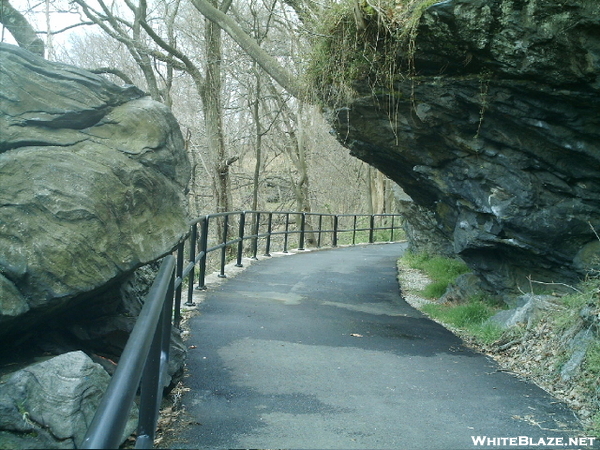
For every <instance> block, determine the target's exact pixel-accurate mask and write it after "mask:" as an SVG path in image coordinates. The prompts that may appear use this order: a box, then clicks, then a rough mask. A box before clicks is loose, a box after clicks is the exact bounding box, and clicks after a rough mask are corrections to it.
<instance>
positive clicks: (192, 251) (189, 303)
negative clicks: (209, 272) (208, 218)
mask: <svg viewBox="0 0 600 450" xmlns="http://www.w3.org/2000/svg"><path fill="white" fill-rule="evenodd" d="M197 244H198V223H195V224H193V225H192V233H191V236H190V254H189V262H190V263H192V264H194V265H193V266H192V269H191V270H190V274H189V276H188V295H187V301H186V302H185V305H186V306H195V305H196V304H195V303H194V301H193V300H192V299H193V298H194V269H195V267H196V245H197ZM177 326H179V325H177Z"/></svg>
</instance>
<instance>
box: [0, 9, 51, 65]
mask: <svg viewBox="0 0 600 450" xmlns="http://www.w3.org/2000/svg"><path fill="white" fill-rule="evenodd" d="M0 23H2V25H4V26H5V27H6V29H7V30H8V31H10V34H12V35H13V37H14V38H15V41H17V44H19V47H23V48H24V49H26V50H29V51H30V52H32V53H35V54H36V55H40V56H41V57H44V41H43V40H42V39H40V38H39V37H38V36H37V34H36V32H35V30H34V29H33V27H32V26H31V24H30V23H29V22H28V21H27V19H26V18H25V16H23V14H21V13H20V12H19V11H17V10H16V9H15V8H13V6H12V5H11V4H10V3H9V2H8V0H0Z"/></svg>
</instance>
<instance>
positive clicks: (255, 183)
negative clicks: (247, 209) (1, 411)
mask: <svg viewBox="0 0 600 450" xmlns="http://www.w3.org/2000/svg"><path fill="white" fill-rule="evenodd" d="M253 73H254V76H255V78H256V92H255V98H254V101H253V105H252V116H253V119H254V127H255V133H256V140H255V145H256V152H255V153H256V163H255V165H254V177H253V180H252V210H253V211H258V189H259V186H260V171H261V167H262V135H263V130H262V124H261V122H260V108H259V105H260V96H261V83H260V73H259V71H258V67H257V66H256V62H255V63H254V64H253Z"/></svg>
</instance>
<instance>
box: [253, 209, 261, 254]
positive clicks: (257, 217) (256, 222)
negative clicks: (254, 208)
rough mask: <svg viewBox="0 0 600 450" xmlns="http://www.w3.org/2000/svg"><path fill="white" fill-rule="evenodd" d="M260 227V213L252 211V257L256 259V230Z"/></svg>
mask: <svg viewBox="0 0 600 450" xmlns="http://www.w3.org/2000/svg"><path fill="white" fill-rule="evenodd" d="M259 227H260V213H259V212H255V213H254V227H253V228H254V229H253V230H252V235H253V237H252V259H258V258H257V256H256V254H257V253H258V230H259Z"/></svg>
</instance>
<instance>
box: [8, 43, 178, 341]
mask: <svg viewBox="0 0 600 450" xmlns="http://www.w3.org/2000/svg"><path fill="white" fill-rule="evenodd" d="M0 85H1V86H2V91H1V93H0V99H1V102H0V325H1V326H0V336H2V335H12V334H14V333H15V332H17V331H18V332H19V333H21V332H23V331H24V330H27V329H28V328H31V327H34V326H37V325H39V324H40V323H44V322H48V321H50V320H51V319H52V320H53V319H54V318H55V317H59V316H61V315H62V314H64V313H66V312H69V311H71V312H72V311H75V310H77V309H78V306H79V305H81V304H88V303H93V300H94V299H95V298H99V297H101V296H100V295H99V294H101V293H102V292H106V290H107V287H110V286H111V284H116V283H117V282H119V281H121V280H123V279H124V278H125V277H126V276H128V275H129V274H130V273H132V272H133V270H134V269H136V268H138V267H140V266H141V265H143V264H145V263H148V262H150V261H154V260H156V259H157V258H159V257H161V256H162V255H164V254H166V253H168V252H169V251H170V250H171V249H172V248H173V247H174V246H175V245H176V243H177V242H178V240H179V239H180V238H181V236H182V235H183V234H184V233H185V232H186V229H187V214H186V206H185V197H184V191H185V188H186V185H187V182H188V178H189V175H190V166H189V162H188V160H187V156H186V153H185V150H184V144H183V139H182V135H181V131H180V129H179V126H178V124H177V122H176V120H175V119H174V117H173V115H172V114H171V112H170V111H169V109H168V108H167V107H165V106H164V105H162V104H160V103H158V102H155V101H153V100H151V99H150V98H149V97H147V96H146V95H145V94H144V93H143V92H142V91H140V90H139V89H137V88H135V87H133V86H126V87H121V86H117V85H115V84H113V83H110V82H108V81H107V80H105V79H104V78H102V77H101V76H98V75H94V74H91V73H89V72H87V71H84V70H81V69H78V68H75V67H72V66H67V65H63V64H57V63H51V62H48V61H46V60H44V59H42V58H40V57H37V56H35V55H33V54H31V53H29V52H27V51H25V50H23V49H20V48H18V47H15V46H11V45H7V44H1V45H0Z"/></svg>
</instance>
